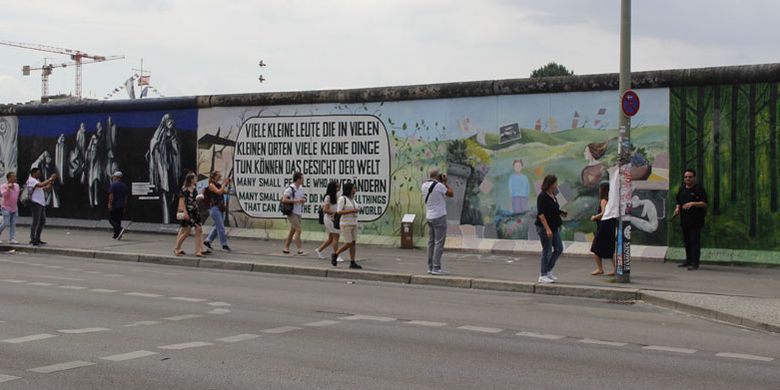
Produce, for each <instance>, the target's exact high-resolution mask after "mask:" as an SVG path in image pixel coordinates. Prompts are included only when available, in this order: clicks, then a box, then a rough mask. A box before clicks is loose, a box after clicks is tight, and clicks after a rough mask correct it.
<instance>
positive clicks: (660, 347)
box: [642, 345, 697, 353]
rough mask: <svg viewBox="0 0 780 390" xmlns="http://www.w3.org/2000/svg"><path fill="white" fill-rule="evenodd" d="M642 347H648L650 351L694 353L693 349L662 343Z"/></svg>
mask: <svg viewBox="0 0 780 390" xmlns="http://www.w3.org/2000/svg"><path fill="white" fill-rule="evenodd" d="M642 349H649V350H651V351H664V352H677V353H696V352H697V351H696V350H695V349H688V348H677V347H667V346H664V345H648V346H645V347H642Z"/></svg>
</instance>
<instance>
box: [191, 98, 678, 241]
mask: <svg viewBox="0 0 780 390" xmlns="http://www.w3.org/2000/svg"><path fill="white" fill-rule="evenodd" d="M640 92H641V95H642V98H643V103H645V104H643V111H642V112H641V113H640V114H639V115H637V116H636V117H635V118H634V125H633V130H632V138H633V141H634V144H635V145H638V146H640V147H639V148H638V149H637V150H636V151H635V152H634V155H633V158H632V161H633V163H634V166H635V168H634V172H633V175H634V177H635V178H636V180H635V182H634V184H635V191H634V195H635V198H634V201H635V202H634V204H635V206H634V208H633V214H632V216H631V219H632V224H633V225H634V226H635V228H636V229H635V231H636V234H635V235H634V240H635V242H636V243H638V244H655V245H659V244H661V245H665V244H666V239H667V237H666V236H667V233H666V224H665V223H663V221H664V220H665V218H666V209H667V206H666V199H667V192H668V177H669V176H668V175H669V158H668V123H669V105H668V104H669V100H668V99H669V97H668V90H667V89H652V90H645V91H640ZM616 99H617V98H616V92H606V91H605V92H583V93H558V94H537V95H509V96H500V97H498V98H496V97H475V98H459V99H437V100H421V101H401V102H384V103H382V102H379V103H365V104H360V103H357V104H315V105H290V106H269V107H238V108H210V109H203V110H200V112H199V118H198V126H199V130H198V139H199V143H198V145H199V158H198V161H199V164H198V172H199V173H200V175H201V177H206V175H207V174H208V172H209V171H211V170H215V169H216V170H220V171H223V172H233V175H234V177H235V178H236V181H237V182H238V179H239V177H240V175H238V174H236V170H237V169H238V168H239V167H238V166H234V163H235V164H241V165H244V166H245V168H246V167H248V164H249V162H253V164H265V165H266V166H264V167H262V168H261V167H258V166H255V167H253V168H252V169H255V170H256V169H265V168H268V166H267V165H269V164H271V163H269V162H268V161H266V160H267V159H269V158H270V159H271V160H273V161H276V160H284V159H280V158H278V157H276V156H275V155H277V154H280V153H282V154H285V155H287V156H288V158H287V160H296V161H307V160H308V161H312V162H316V163H308V164H307V165H305V166H304V176H307V169H309V171H308V172H309V174H308V176H310V177H312V178H314V179H316V181H315V180H314V179H313V180H310V181H307V183H306V186H307V187H308V188H309V190H308V191H309V192H308V193H310V194H312V197H311V198H310V199H309V203H311V204H312V206H314V204H318V203H319V202H320V198H318V196H319V194H321V193H323V192H324V187H325V183H327V181H328V180H329V179H336V180H342V181H343V180H354V179H356V178H355V177H351V176H355V175H350V174H343V173H344V172H342V171H339V168H338V166H336V167H335V168H328V167H323V166H322V164H323V162H325V161H329V160H334V161H348V162H350V161H354V162H355V164H356V163H357V162H359V161H369V160H376V161H377V163H376V167H377V168H378V172H379V174H380V176H376V177H373V176H371V177H372V180H376V183H383V184H382V185H381V186H377V185H374V186H370V187H366V188H364V191H360V192H361V193H364V194H365V195H367V196H370V197H372V198H371V201H377V200H380V201H384V202H375V203H372V204H371V205H372V206H375V207H378V208H382V212H383V216H382V218H378V219H375V217H376V215H375V214H372V215H366V216H365V218H364V221H365V222H366V223H364V224H363V229H364V233H368V234H377V235H397V234H399V233H400V219H401V217H402V216H403V215H404V214H407V213H412V214H417V215H418V216H419V217H418V218H417V222H416V223H418V224H419V227H418V228H417V230H416V231H417V232H423V231H424V230H423V229H422V227H423V226H422V225H423V223H424V218H423V217H424V205H423V202H422V196H421V194H420V189H419V188H420V183H422V182H423V181H424V180H426V177H425V176H426V172H427V169H428V168H429V167H431V166H438V167H440V168H442V169H445V170H446V172H447V174H448V176H449V178H450V182H451V184H453V186H454V187H455V197H454V198H453V199H452V200H450V201H449V203H448V204H447V209H448V210H447V211H448V222H449V224H450V225H452V226H453V228H451V229H450V231H451V232H455V231H458V230H459V231H460V235H461V236H462V237H464V238H474V239H536V237H535V229H529V226H530V225H531V224H533V220H534V218H535V209H536V195H537V194H538V193H539V191H540V186H541V180H542V178H543V177H544V176H545V175H547V174H550V173H554V174H556V175H557V176H558V177H559V181H560V183H561V185H560V194H559V200H560V201H561V204H562V205H563V207H564V208H566V209H567V210H568V211H569V217H568V219H567V220H566V222H565V225H564V231H563V234H564V238H565V239H567V240H575V241H588V240H590V239H592V235H593V232H594V230H595V226H594V224H593V223H592V222H590V219H589V218H590V216H591V215H592V214H594V210H595V208H596V207H597V205H598V202H597V200H596V195H597V194H596V190H597V187H598V184H599V183H601V182H606V181H607V180H608V173H607V167H610V166H613V165H614V164H615V162H616V158H617V156H616V155H617V129H616V124H617V113H616V109H613V107H616V106H617V104H616V103H615V101H616ZM328 117H332V118H338V119H337V120H336V122H337V124H336V126H337V127H338V122H343V121H345V122H346V124H345V126H348V125H349V122H352V121H356V122H361V121H363V122H365V121H366V120H367V119H364V118H375V120H376V121H377V122H379V123H377V124H376V125H372V126H373V127H375V128H377V129H381V130H377V132H379V133H382V132H384V131H386V134H387V142H388V143H389V145H388V146H389V148H388V150H389V152H388V154H389V157H388V158H387V159H386V158H385V157H384V156H383V153H385V152H384V150H385V149H384V147H385V146H384V144H381V143H379V146H380V148H378V149H377V150H375V151H374V153H372V154H370V155H367V156H364V155H353V154H352V153H351V152H350V151H349V150H342V152H343V154H341V155H340V156H337V157H335V158H330V157H331V156H328V158H325V157H323V149H322V146H323V145H328V144H330V143H331V142H332V141H334V142H335V141H339V140H341V139H342V138H344V137H343V136H339V135H338V134H336V135H335V136H332V137H331V135H332V134H330V133H327V134H326V133H320V136H322V137H325V138H324V139H323V140H321V141H319V140H318V141H317V142H315V143H316V146H317V147H318V155H311V156H306V155H301V154H300V153H298V152H297V151H295V150H294V149H290V148H294V147H295V144H296V143H297V142H292V143H291V144H290V145H287V146H284V147H285V148H287V149H282V150H277V151H275V152H273V154H272V155H269V154H268V151H269V145H271V144H272V143H274V142H276V141H277V140H276V138H275V137H276V135H273V136H270V137H269V135H268V134H267V133H262V130H253V131H255V133H254V134H253V135H250V136H249V137H247V136H246V135H245V134H242V132H245V131H247V130H248V129H247V128H246V126H247V124H252V126H255V127H256V126H262V123H267V125H266V126H268V124H270V123H276V122H280V121H282V122H284V121H287V122H290V121H291V122H294V123H298V124H299V125H297V126H298V127H295V128H298V129H299V128H300V124H303V123H307V122H315V123H319V124H320V128H322V129H324V128H325V127H326V123H327V122H328V120H327V119H325V118H328ZM273 118H277V119H273ZM289 118H294V119H292V120H291V119H289ZM350 118H351V119H350ZM373 127H372V128H373ZM287 135H290V136H292V138H293V139H296V140H298V139H299V138H300V139H301V140H302V141H301V142H303V143H306V142H310V141H309V139H310V136H309V135H308V134H302V135H301V136H300V137H296V136H295V134H287ZM346 135H347V136H346V139H343V141H352V140H353V135H352V133H346ZM381 138H382V137H377V139H376V140H374V141H376V142H379V141H380V140H381ZM264 139H265V140H264ZM261 140H264V141H262V143H261V144H262V145H264V146H262V145H261V144H258V143H257V142H258V141H261ZM354 140H355V141H360V140H361V138H355V139H354ZM366 140H368V139H366ZM247 142H249V143H247ZM251 143H254V144H253V145H251V147H252V148H253V149H247V145H250V144H251ZM288 143H289V142H288ZM239 148H242V149H243V150H239ZM257 161H264V162H263V163H258V162H257ZM334 164H338V162H336V163H334ZM277 167H278V168H277V170H273V172H272V175H270V176H268V177H275V175H277V174H279V173H278V172H281V173H280V175H281V177H284V178H285V179H287V180H289V176H290V175H291V173H292V170H291V169H290V167H289V166H286V165H283V166H279V165H277ZM315 172H316V173H315ZM351 172H352V173H353V174H354V173H355V172H354V171H351ZM385 172H387V176H386V177H387V178H389V182H387V183H388V185H385V184H384V183H386V182H385V181H384V176H381V175H384V174H385ZM364 173H365V171H364ZM250 176H251V175H250ZM262 176H263V175H258V177H257V178H256V180H260V179H261V177H262ZM357 176H358V178H359V177H362V174H358V175H357ZM369 176H370V175H369ZM367 177H368V176H367ZM358 180H359V179H358ZM247 184H251V182H247ZM265 184H269V185H270V186H267V187H264V188H262V189H260V190H259V193H258V194H256V195H251V196H258V197H263V199H266V201H267V204H268V207H269V210H270V211H268V212H269V213H271V214H256V213H255V212H253V211H252V210H251V209H247V208H246V207H247V203H246V202H244V201H242V200H241V198H242V195H240V194H238V195H239V196H238V198H239V199H238V202H236V201H234V202H233V203H232V206H231V207H230V210H231V211H232V214H231V217H230V218H229V220H230V222H232V223H233V224H234V226H239V227H262V228H266V229H283V228H284V227H285V225H284V221H282V220H279V219H268V218H266V217H268V216H271V217H280V216H281V214H279V215H278V216H277V215H275V214H276V213H275V211H274V210H273V209H272V208H270V206H271V205H275V204H276V203H278V197H279V196H280V194H281V192H282V191H283V189H284V185H285V184H284V183H283V182H278V181H276V182H266V183H265ZM238 187H239V188H240V186H238ZM359 187H360V186H359ZM368 189H370V190H371V191H365V190H368ZM239 191H241V190H240V189H239ZM315 194H316V195H317V196H315ZM243 196H244V197H246V195H243ZM369 203H371V202H369ZM261 207H262V206H261ZM309 211H310V212H315V213H316V206H314V207H312V208H311V209H310V210H309ZM308 216H309V218H310V220H309V221H306V223H308V224H310V229H312V230H314V229H317V230H319V229H320V228H319V227H317V222H316V218H314V217H315V216H316V214H311V215H308ZM256 217H262V218H256Z"/></svg>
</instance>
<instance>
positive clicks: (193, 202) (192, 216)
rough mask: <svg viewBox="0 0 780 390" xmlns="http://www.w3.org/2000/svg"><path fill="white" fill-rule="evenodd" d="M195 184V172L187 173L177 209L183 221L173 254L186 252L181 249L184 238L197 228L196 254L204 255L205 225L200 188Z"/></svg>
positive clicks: (178, 216)
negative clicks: (202, 220)
mask: <svg viewBox="0 0 780 390" xmlns="http://www.w3.org/2000/svg"><path fill="white" fill-rule="evenodd" d="M195 184H196V183H195V174H194V173H192V172H189V173H187V176H185V177H184V184H183V185H182V187H181V192H180V193H179V201H178V208H177V209H176V219H178V220H179V222H180V223H181V228H180V229H179V234H178V235H177V236H176V246H175V247H174V248H173V254H174V255H176V256H183V255H185V254H186V253H184V251H183V250H181V246H182V244H183V243H184V240H186V239H187V237H189V235H190V232H191V231H192V229H195V256H198V257H203V226H202V225H201V224H202V222H201V220H200V211H199V209H198V197H199V196H198V188H197V187H196V185H195Z"/></svg>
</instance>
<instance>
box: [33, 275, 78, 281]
mask: <svg viewBox="0 0 780 390" xmlns="http://www.w3.org/2000/svg"><path fill="white" fill-rule="evenodd" d="M35 276H36V277H38V278H44V279H56V280H67V281H70V282H80V281H82V280H84V279H79V278H66V277H64V276H49V275H35Z"/></svg>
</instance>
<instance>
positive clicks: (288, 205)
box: [279, 186, 295, 216]
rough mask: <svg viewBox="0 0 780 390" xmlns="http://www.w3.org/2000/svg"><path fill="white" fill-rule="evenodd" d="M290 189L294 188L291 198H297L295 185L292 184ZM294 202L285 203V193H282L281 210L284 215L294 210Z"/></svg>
mask: <svg viewBox="0 0 780 390" xmlns="http://www.w3.org/2000/svg"><path fill="white" fill-rule="evenodd" d="M290 190H292V193H291V195H292V196H291V198H292V199H295V188H293V186H290ZM293 206H294V205H293V204H292V203H284V193H282V200H280V201H279V211H281V212H282V215H285V216H287V215H290V214H292V211H293Z"/></svg>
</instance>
